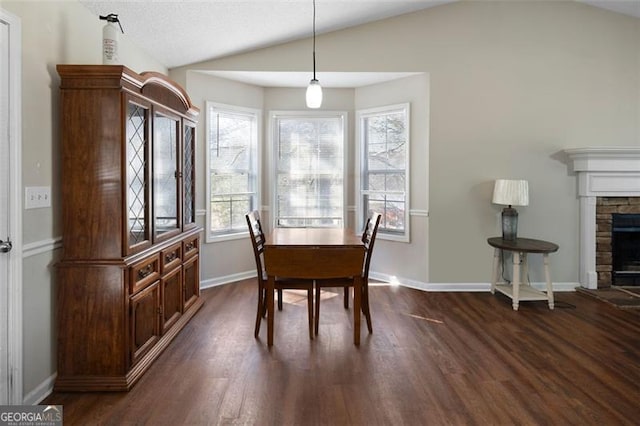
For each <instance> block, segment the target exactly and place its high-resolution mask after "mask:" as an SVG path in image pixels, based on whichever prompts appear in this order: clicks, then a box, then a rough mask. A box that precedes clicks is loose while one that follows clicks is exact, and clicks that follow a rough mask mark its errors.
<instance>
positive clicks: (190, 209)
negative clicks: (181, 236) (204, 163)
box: [182, 126, 196, 224]
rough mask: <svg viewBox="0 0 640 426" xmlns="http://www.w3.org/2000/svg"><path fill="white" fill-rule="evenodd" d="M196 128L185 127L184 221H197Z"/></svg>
mask: <svg viewBox="0 0 640 426" xmlns="http://www.w3.org/2000/svg"><path fill="white" fill-rule="evenodd" d="M194 132H195V129H194V128H193V127H190V126H185V128H184V166H183V170H182V172H183V176H184V178H183V179H184V223H185V224H191V223H195V221H196V216H195V195H194V192H195V191H194V190H195V188H194V173H195V169H194V164H193V160H194V157H193V155H194V143H195V140H194V137H193V134H194Z"/></svg>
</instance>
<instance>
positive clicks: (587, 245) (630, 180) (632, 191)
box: [565, 146, 640, 289]
mask: <svg viewBox="0 0 640 426" xmlns="http://www.w3.org/2000/svg"><path fill="white" fill-rule="evenodd" d="M565 153H566V154H567V155H568V156H569V159H570V160H571V165H572V170H573V172H575V173H576V175H577V177H578V198H579V202H580V214H579V220H580V228H579V229H580V263H579V265H580V271H579V279H580V285H581V286H582V287H585V288H589V289H596V288H598V272H600V273H601V285H600V287H606V286H607V284H605V280H606V277H607V274H606V272H609V271H607V270H606V269H607V267H606V256H605V255H603V254H601V255H600V264H599V266H596V265H597V261H596V252H597V246H598V237H600V241H599V242H600V247H601V248H602V247H603V246H604V245H605V244H606V241H605V240H604V239H603V238H604V237H606V235H604V232H606V230H605V229H602V228H601V230H600V235H597V234H598V231H597V226H596V217H597V214H600V215H601V216H600V217H601V222H602V221H603V219H604V214H605V213H606V214H608V215H609V216H610V215H611V213H613V211H612V210H614V209H615V210H619V209H622V210H623V211H620V212H625V213H635V212H636V211H635V210H636V209H640V204H639V203H637V200H635V198H638V197H640V146H638V147H600V148H577V149H567V150H565ZM625 203H626V205H627V207H620V205H624V204H625ZM607 205H609V206H607ZM613 205H615V207H613ZM629 209H631V210H633V211H630V210H629ZM598 210H600V211H599V212H598V213H597V211H598ZM605 221H606V220H605ZM609 241H610V240H609ZM609 245H610V242H609ZM598 269H600V271H598Z"/></svg>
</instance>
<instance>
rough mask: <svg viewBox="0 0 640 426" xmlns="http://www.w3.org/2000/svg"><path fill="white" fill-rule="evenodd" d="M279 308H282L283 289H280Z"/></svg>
mask: <svg viewBox="0 0 640 426" xmlns="http://www.w3.org/2000/svg"><path fill="white" fill-rule="evenodd" d="M278 310H279V311H281V310H282V289H278Z"/></svg>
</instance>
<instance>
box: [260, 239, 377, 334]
mask: <svg viewBox="0 0 640 426" xmlns="http://www.w3.org/2000/svg"><path fill="white" fill-rule="evenodd" d="M364 255H365V247H364V244H363V243H362V240H361V239H360V237H359V236H358V235H356V233H355V232H354V231H353V230H351V229H348V228H276V229H274V230H273V232H272V233H271V234H268V235H267V237H266V241H265V244H264V265H265V269H266V273H267V344H268V345H269V346H272V345H273V315H274V295H273V293H274V284H275V278H276V277H281V278H303V279H326V278H343V277H354V278H355V279H354V292H353V293H354V297H353V343H354V344H355V345H359V344H360V315H361V312H360V309H361V303H362V301H361V296H362V266H363V263H364Z"/></svg>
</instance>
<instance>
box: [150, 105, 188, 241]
mask: <svg viewBox="0 0 640 426" xmlns="http://www.w3.org/2000/svg"><path fill="white" fill-rule="evenodd" d="M179 131H180V120H179V118H177V117H174V116H172V115H171V114H168V113H164V112H162V111H161V110H156V111H155V113H154V116H153V200H154V201H153V203H154V204H153V219H154V239H155V240H156V241H159V240H163V239H166V238H169V237H171V236H173V235H176V234H177V233H178V232H180V228H181V225H180V222H181V217H180V209H179V203H178V197H179V196H180V188H179V184H178V182H180V179H179V177H180V175H179V174H180V168H179V164H180V162H179V161H180V158H179V157H178V155H179V152H180V151H179V150H178V145H179V135H180V134H179Z"/></svg>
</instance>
